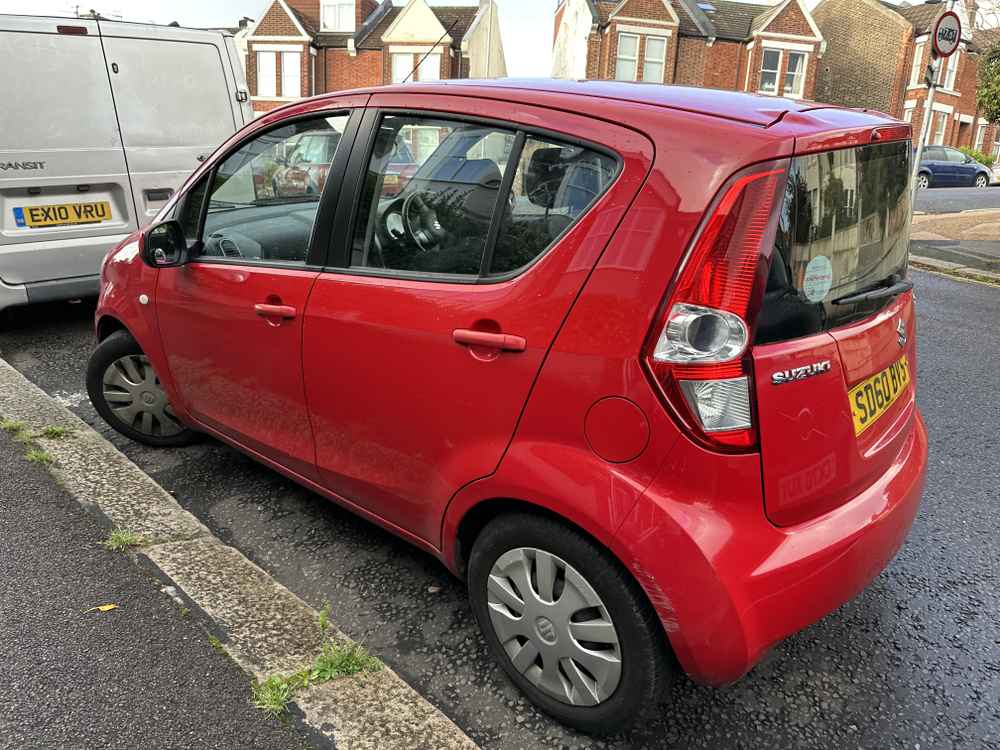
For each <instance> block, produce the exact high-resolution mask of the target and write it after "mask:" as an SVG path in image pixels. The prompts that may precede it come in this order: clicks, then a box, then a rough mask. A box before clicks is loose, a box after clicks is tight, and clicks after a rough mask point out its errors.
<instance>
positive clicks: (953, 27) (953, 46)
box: [931, 10, 962, 57]
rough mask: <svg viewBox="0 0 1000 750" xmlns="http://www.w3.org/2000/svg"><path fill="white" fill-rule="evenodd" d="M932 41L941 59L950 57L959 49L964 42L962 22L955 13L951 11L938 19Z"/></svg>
mask: <svg viewBox="0 0 1000 750" xmlns="http://www.w3.org/2000/svg"><path fill="white" fill-rule="evenodd" d="M931 39H933V40H934V51H935V52H937V53H938V56H939V57H950V56H951V55H952V54H953V53H954V52H955V50H957V49H958V43H959V42H960V41H962V22H961V21H960V20H959V18H958V14H957V13H955V11H952V10H949V11H947V12H945V13H942V14H941V15H940V16H939V17H938V20H937V22H936V23H935V24H934V31H933V34H932V36H931Z"/></svg>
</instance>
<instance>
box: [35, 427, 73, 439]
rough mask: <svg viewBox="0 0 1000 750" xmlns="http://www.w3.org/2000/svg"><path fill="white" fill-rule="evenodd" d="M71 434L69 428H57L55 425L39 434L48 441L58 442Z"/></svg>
mask: <svg viewBox="0 0 1000 750" xmlns="http://www.w3.org/2000/svg"><path fill="white" fill-rule="evenodd" d="M72 434H73V430H71V429H70V428H69V427H57V426H56V425H49V426H48V427H46V428H45V429H43V430H42V431H41V433H40V435H41V436H42V437H44V438H49V439H50V440H60V439H62V438H64V437H69V436H70V435H72Z"/></svg>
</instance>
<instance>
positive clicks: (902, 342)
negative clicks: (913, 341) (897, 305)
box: [896, 318, 906, 349]
mask: <svg viewBox="0 0 1000 750" xmlns="http://www.w3.org/2000/svg"><path fill="white" fill-rule="evenodd" d="M896 341H897V342H898V343H899V348H900V349H902V348H903V347H904V346H906V323H904V322H903V319H902V318H900V320H899V322H898V323H896Z"/></svg>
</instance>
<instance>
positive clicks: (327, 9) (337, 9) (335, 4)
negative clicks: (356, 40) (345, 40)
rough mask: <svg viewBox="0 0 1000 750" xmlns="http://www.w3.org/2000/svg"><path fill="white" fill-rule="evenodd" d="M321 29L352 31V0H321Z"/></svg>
mask: <svg viewBox="0 0 1000 750" xmlns="http://www.w3.org/2000/svg"><path fill="white" fill-rule="evenodd" d="M321 6H322V10H321V24H320V25H321V26H322V30H323V31H354V0H347V2H344V0H322V3H321Z"/></svg>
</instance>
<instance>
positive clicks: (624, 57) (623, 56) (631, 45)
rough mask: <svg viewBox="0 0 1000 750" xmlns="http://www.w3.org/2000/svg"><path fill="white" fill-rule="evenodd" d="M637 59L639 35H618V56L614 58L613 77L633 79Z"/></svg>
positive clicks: (623, 79)
mask: <svg viewBox="0 0 1000 750" xmlns="http://www.w3.org/2000/svg"><path fill="white" fill-rule="evenodd" d="M638 59H639V37H637V36H636V35H635V34H619V35H618V57H617V59H616V60H615V79H616V80H618V81H634V80H635V74H636V67H637V65H636V63H637V61H638Z"/></svg>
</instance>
